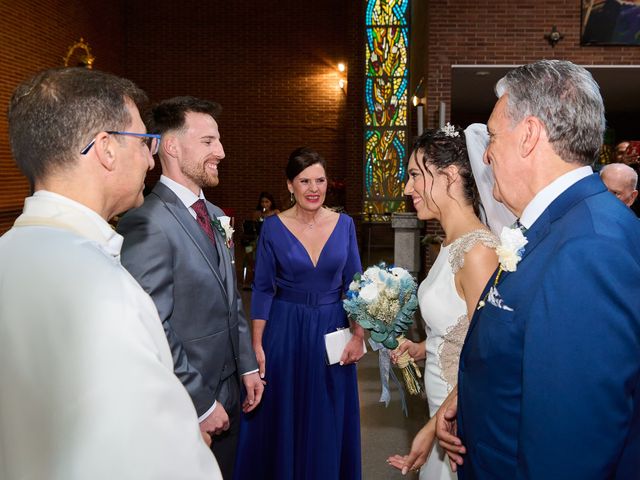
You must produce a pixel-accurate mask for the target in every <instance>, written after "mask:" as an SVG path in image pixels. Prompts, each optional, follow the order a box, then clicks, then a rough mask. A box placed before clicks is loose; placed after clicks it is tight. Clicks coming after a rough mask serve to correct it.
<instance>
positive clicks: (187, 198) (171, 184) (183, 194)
mask: <svg viewBox="0 0 640 480" xmlns="http://www.w3.org/2000/svg"><path fill="white" fill-rule="evenodd" d="M160 183H162V184H163V185H164V186H165V187H167V188H168V189H169V190H171V191H172V192H173V193H175V194H176V196H177V197H178V198H179V199H180V201H181V202H182V203H183V204H184V206H185V207H187V209H188V210H189V213H191V216H192V217H193V218H196V212H195V210H193V208H191V205H193V204H194V203H196V201H197V200H199V199H202V200H206V199H205V198H204V193H203V192H202V189H200V195H196V194H194V193H193V192H192V191H191V190H189V189H188V188H187V187H185V186H184V185H181V184H179V183H178V182H176V181H175V180H171V179H170V178H169V177H165V176H164V175H160Z"/></svg>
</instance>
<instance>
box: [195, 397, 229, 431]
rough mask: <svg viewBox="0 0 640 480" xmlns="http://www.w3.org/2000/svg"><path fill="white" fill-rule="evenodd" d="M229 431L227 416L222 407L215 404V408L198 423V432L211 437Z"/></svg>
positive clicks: (219, 404)
mask: <svg viewBox="0 0 640 480" xmlns="http://www.w3.org/2000/svg"><path fill="white" fill-rule="evenodd" d="M228 429H229V415H227V411H226V410H225V409H224V407H223V406H222V403H220V402H217V403H216V408H214V409H213V412H211V413H210V414H209V416H208V417H207V418H205V419H204V420H203V421H202V422H200V431H202V432H206V433H210V434H211V435H219V434H221V433H222V432H224V431H225V430H228Z"/></svg>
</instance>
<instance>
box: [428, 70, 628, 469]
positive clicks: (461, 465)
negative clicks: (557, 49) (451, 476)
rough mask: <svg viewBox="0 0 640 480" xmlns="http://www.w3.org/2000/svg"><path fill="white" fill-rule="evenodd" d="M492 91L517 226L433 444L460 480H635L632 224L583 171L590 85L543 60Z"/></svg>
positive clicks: (597, 111) (591, 116) (594, 124)
mask: <svg viewBox="0 0 640 480" xmlns="http://www.w3.org/2000/svg"><path fill="white" fill-rule="evenodd" d="M496 92H497V95H498V97H499V100H498V102H497V103H496V106H495V108H494V110H493V113H492V114H491V118H490V119H489V122H488V130H489V135H490V137H491V140H490V144H489V146H488V148H487V151H486V153H485V161H486V162H487V163H489V164H490V165H491V167H492V169H493V172H494V175H495V187H494V196H495V197H496V198H499V199H500V200H501V201H502V202H503V203H505V204H506V205H507V206H508V207H509V209H510V210H511V211H513V212H514V213H515V214H516V215H517V216H518V217H519V218H520V224H521V227H520V228H519V229H518V230H516V229H515V228H514V229H513V230H507V231H506V232H503V236H502V237H503V238H502V240H503V242H504V244H503V248H502V249H501V250H499V252H498V253H499V256H500V261H501V267H500V268H499V270H498V271H497V272H496V274H495V275H494V276H493V278H492V279H491V280H490V281H489V283H488V285H487V287H486V289H485V292H484V293H483V295H482V297H481V298H482V300H481V301H480V303H479V305H478V310H477V311H476V314H475V315H474V317H473V319H472V322H471V326H470V328H469V332H468V334H467V339H466V341H465V345H464V347H463V351H462V354H461V358H460V371H459V376H458V381H459V384H458V398H456V395H455V393H454V394H453V395H452V396H451V397H450V398H449V400H448V402H447V403H446V404H445V405H444V406H443V408H442V409H441V411H440V412H439V414H438V419H437V420H438V422H437V423H438V428H437V429H438V436H439V438H440V442H441V444H442V445H443V446H444V447H445V448H446V449H447V450H448V452H449V456H450V458H451V459H452V460H453V462H452V467H453V468H454V470H455V469H457V470H458V472H459V477H460V478H462V479H509V480H512V479H556V478H557V479H569V478H575V479H580V480H589V479H593V480H596V479H598V480H601V479H605V478H607V479H609V478H612V479H613V478H615V479H628V478H638V475H639V472H640V313H639V312H640V263H639V262H640V226H639V225H638V221H637V219H636V218H635V216H634V215H633V213H632V212H631V211H630V210H629V209H628V208H626V207H625V206H624V205H623V204H622V203H621V202H619V201H618V200H617V199H616V198H615V197H614V196H612V195H610V194H609V193H608V192H607V189H606V187H605V185H604V184H603V183H602V181H601V180H600V178H599V177H598V175H597V174H594V173H593V172H592V170H591V167H590V166H589V165H590V164H591V163H592V162H593V161H594V160H595V159H596V158H597V155H598V151H599V149H600V145H601V141H602V137H603V131H604V126H605V119H604V106H603V103H602V98H601V96H600V93H599V89H598V86H597V84H596V83H595V81H594V80H593V78H592V77H591V75H590V74H589V73H588V72H587V71H586V70H585V69H584V68H582V67H579V66H577V65H574V64H572V63H570V62H566V61H558V60H544V61H539V62H536V63H533V64H530V65H525V66H522V67H519V68H516V69H514V70H512V71H511V72H509V73H508V74H507V75H506V76H505V77H504V78H502V79H501V80H500V81H499V82H498V84H497V85H496ZM522 232H524V234H522ZM508 239H511V242H505V240H508ZM456 400H457V417H456V415H455V412H456ZM456 428H457V431H456ZM456 435H457V436H456Z"/></svg>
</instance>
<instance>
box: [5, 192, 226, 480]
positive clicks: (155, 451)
mask: <svg viewBox="0 0 640 480" xmlns="http://www.w3.org/2000/svg"><path fill="white" fill-rule="evenodd" d="M121 245H122V237H120V235H118V234H117V233H115V232H114V231H113V230H112V229H111V228H110V226H109V224H108V223H107V222H105V221H104V220H103V219H102V218H101V217H100V216H99V215H97V214H96V213H95V212H93V211H92V210H90V209H88V208H86V207H85V206H83V205H81V204H79V203H76V202H74V201H72V200H70V199H68V198H65V197H62V196H60V195H56V194H53V193H50V192H45V191H39V192H36V193H35V194H34V195H33V196H32V197H29V198H27V199H26V201H25V209H24V212H23V214H22V215H21V216H20V217H19V218H18V220H16V223H15V225H14V227H13V228H12V229H11V230H10V231H9V232H7V233H6V234H5V235H4V236H3V237H2V238H0V478H1V479H3V480H23V479H24V480H40V479H55V480H87V479H93V480H95V479H104V480H107V479H108V480H114V479H118V480H121V479H131V480H134V479H135V480H144V479H149V480H151V479H153V480H159V479H171V480H176V479H181V480H186V479H205V478H206V479H207V480H212V479H214V480H215V479H221V478H222V476H221V475H220V470H219V468H218V465H217V462H216V460H215V458H214V457H213V455H212V453H211V451H210V450H209V448H207V446H206V445H205V444H204V442H203V441H202V438H201V436H200V432H199V428H198V420H197V417H196V412H195V409H194V407H193V404H192V402H191V399H190V398H189V396H188V395H187V392H186V390H185V389H184V387H183V386H182V384H181V383H180V381H179V380H178V379H177V377H176V376H175V375H174V373H173V360H172V357H171V352H170V350H169V346H168V343H167V339H166V336H165V333H164V330H163V328H162V324H161V323H160V320H159V318H158V313H157V311H156V308H155V306H154V304H153V302H152V300H151V298H150V297H149V296H148V295H147V294H146V293H145V292H144V291H143V290H142V288H141V287H140V286H139V285H138V284H137V282H136V281H135V280H134V279H133V278H132V277H131V276H130V275H129V273H128V272H127V271H126V270H125V269H124V268H123V267H122V266H121V265H120V247H121Z"/></svg>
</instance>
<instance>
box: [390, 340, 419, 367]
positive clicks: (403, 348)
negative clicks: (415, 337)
mask: <svg viewBox="0 0 640 480" xmlns="http://www.w3.org/2000/svg"><path fill="white" fill-rule="evenodd" d="M425 347H426V346H425V342H420V343H414V342H412V341H411V340H405V341H404V342H402V343H401V344H400V345H399V346H398V348H396V349H395V350H393V351H392V352H391V361H392V362H393V363H394V364H396V363H398V358H400V357H401V356H402V355H403V354H404V353H405V352H406V353H408V354H409V356H410V357H411V358H413V359H414V360H416V361H417V360H424V359H425V358H426V356H427V351H426V348H425Z"/></svg>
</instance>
